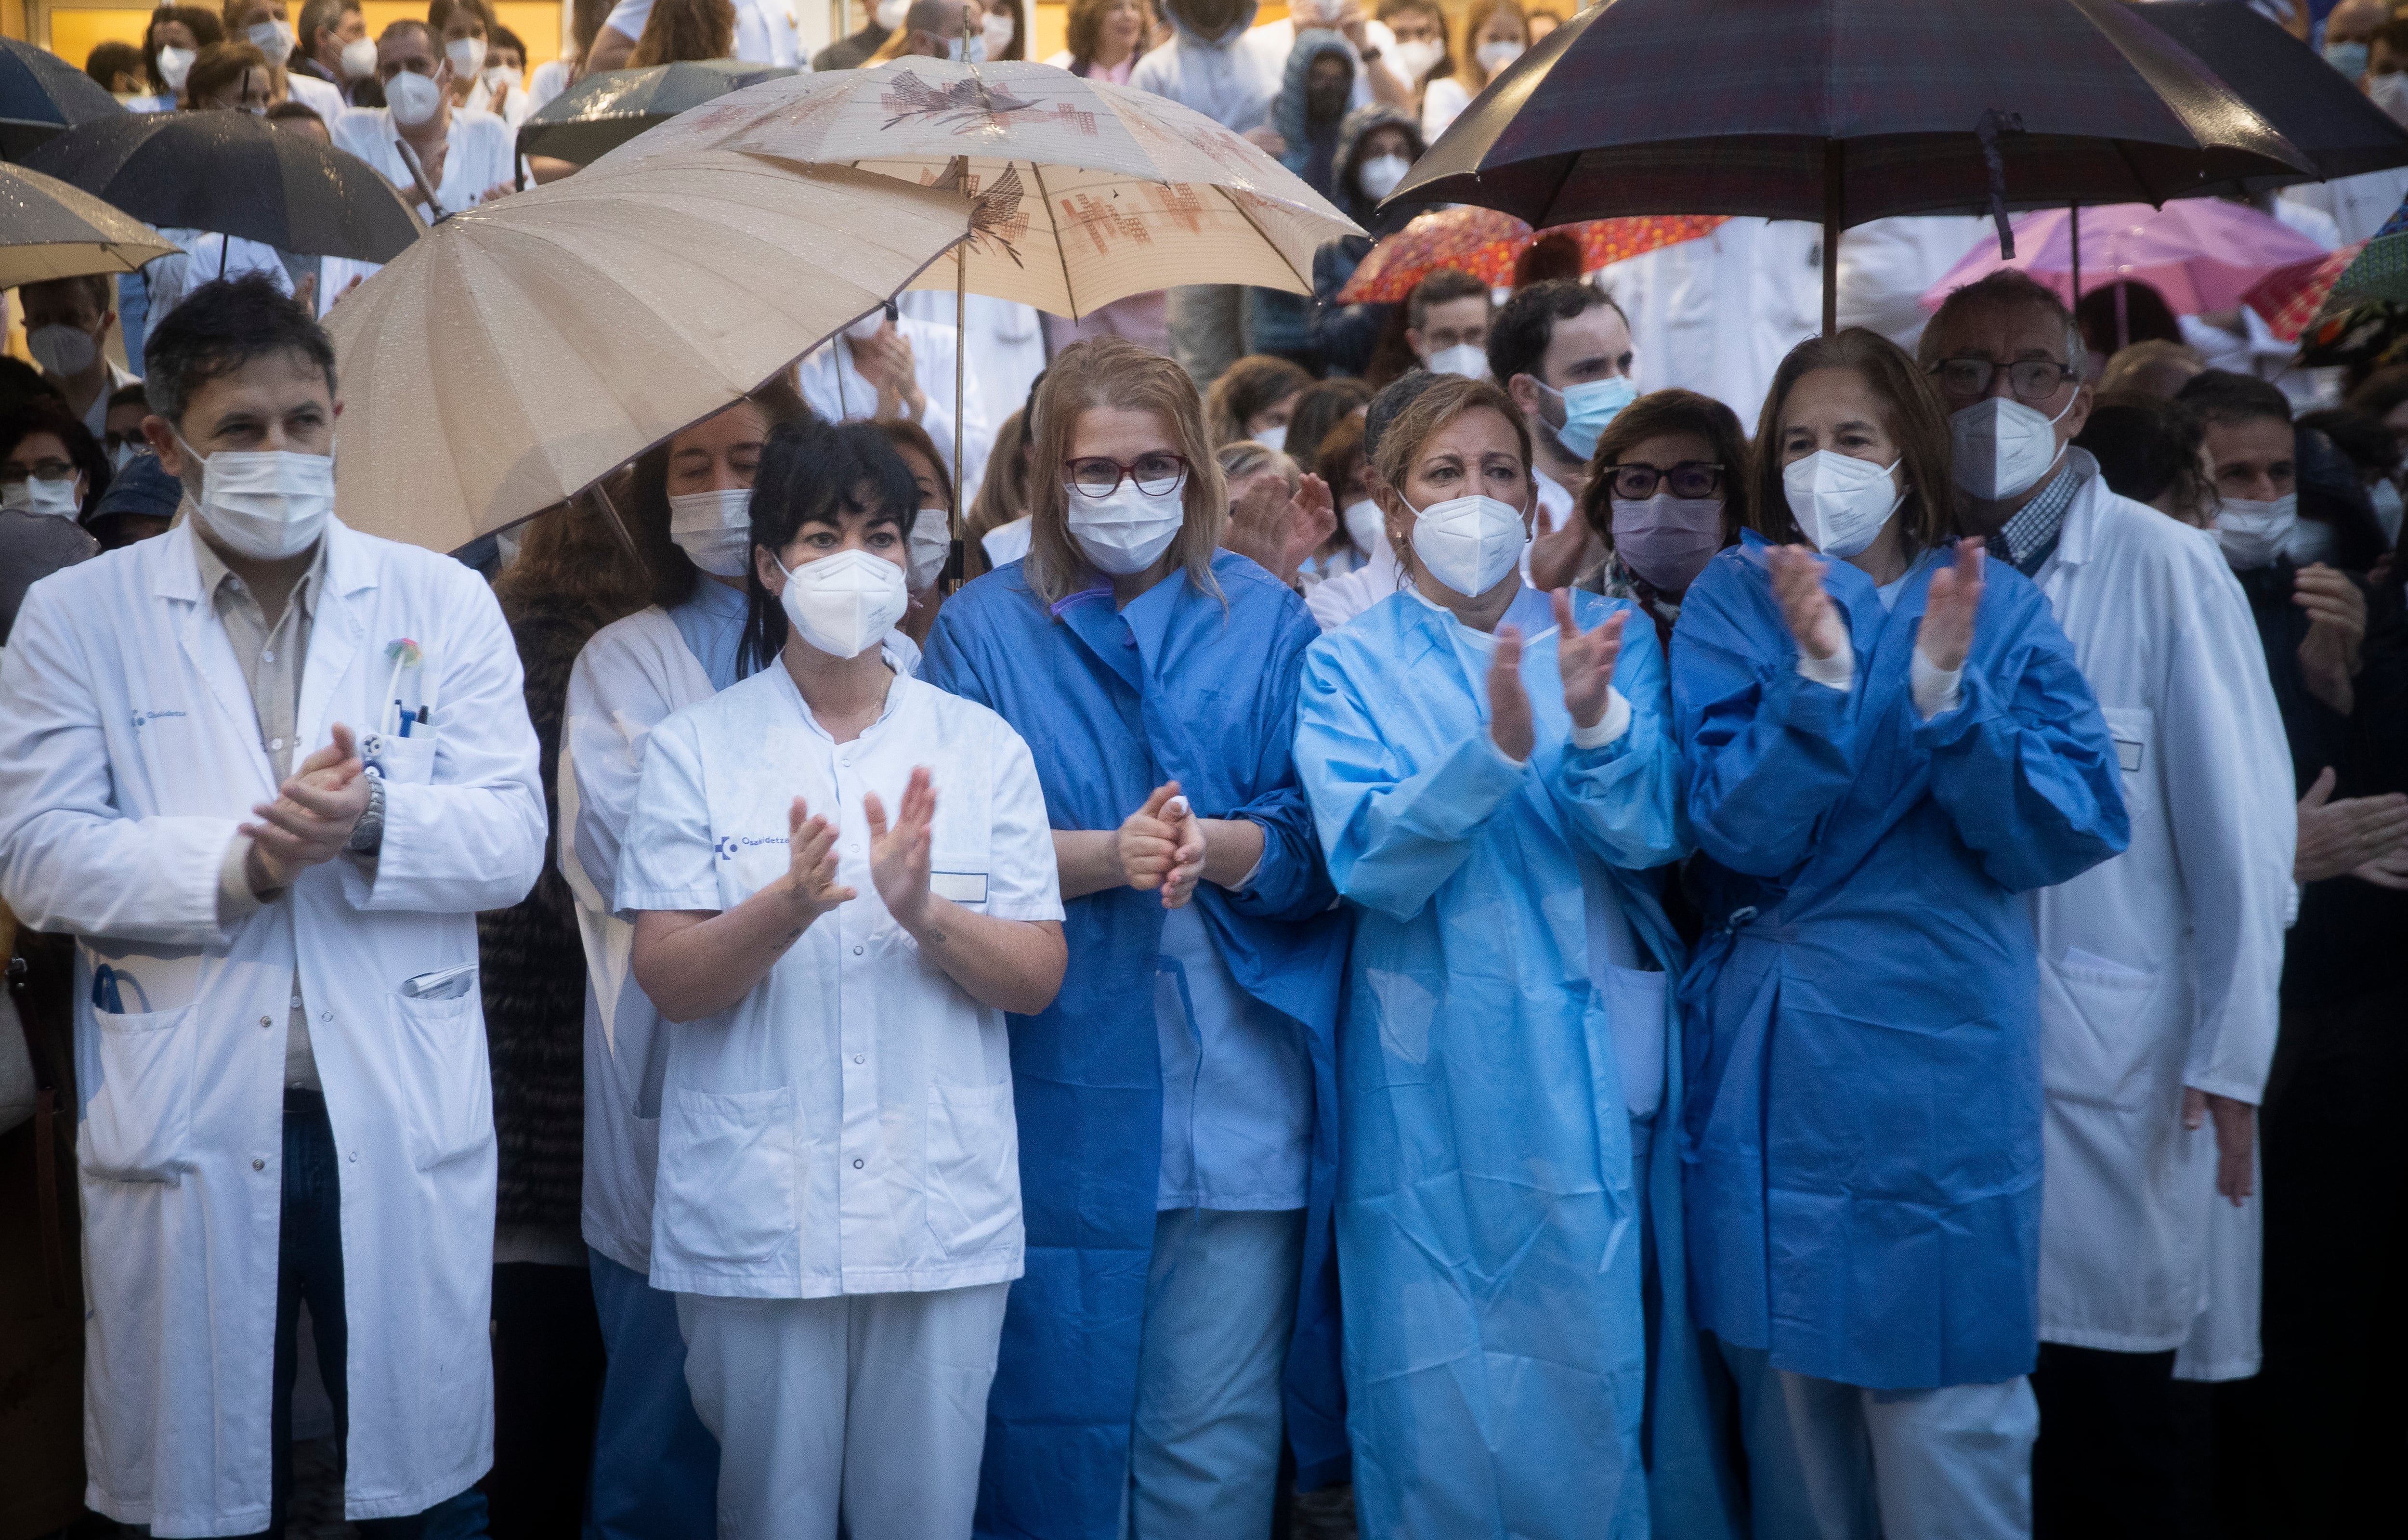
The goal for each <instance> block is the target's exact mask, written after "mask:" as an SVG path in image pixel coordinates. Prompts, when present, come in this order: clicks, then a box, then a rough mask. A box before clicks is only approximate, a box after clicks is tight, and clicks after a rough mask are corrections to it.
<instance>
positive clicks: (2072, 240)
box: [2065, 203, 2082, 305]
mask: <svg viewBox="0 0 2408 1540" xmlns="http://www.w3.org/2000/svg"><path fill="white" fill-rule="evenodd" d="M2065 214H2066V221H2065V228H2066V230H2067V232H2068V234H2067V244H2068V250H2069V251H2070V253H2071V262H2072V264H2073V303H2074V304H2076V305H2080V304H2081V303H2082V206H2081V205H2080V204H2078V203H2070V204H2067V205H2066V206H2065Z"/></svg>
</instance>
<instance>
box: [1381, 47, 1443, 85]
mask: <svg viewBox="0 0 2408 1540" xmlns="http://www.w3.org/2000/svg"><path fill="white" fill-rule="evenodd" d="M1388 57H1389V58H1391V59H1393V60H1395V61H1396V62H1397V63H1398V64H1399V65H1401V66H1402V67H1403V69H1404V72H1405V78H1406V79H1407V80H1409V81H1410V80H1418V79H1420V78H1422V77H1423V76H1425V75H1427V74H1428V73H1429V72H1430V71H1431V70H1434V69H1436V68H1438V62H1439V61H1440V60H1441V59H1443V58H1445V57H1446V50H1444V49H1442V48H1441V47H1439V46H1438V44H1437V43H1435V42H1433V41H1432V40H1431V39H1429V38H1427V37H1416V38H1414V39H1413V40H1412V42H1410V43H1398V45H1397V46H1396V47H1394V48H1392V49H1390V50H1388Z"/></svg>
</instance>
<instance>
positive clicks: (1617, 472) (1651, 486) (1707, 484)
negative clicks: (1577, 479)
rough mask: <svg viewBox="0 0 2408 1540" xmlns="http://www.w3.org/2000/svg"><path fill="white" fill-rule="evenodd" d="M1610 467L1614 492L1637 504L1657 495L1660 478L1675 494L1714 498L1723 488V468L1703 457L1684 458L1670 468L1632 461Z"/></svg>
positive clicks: (1615, 494) (1608, 467) (1678, 495)
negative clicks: (1701, 458)
mask: <svg viewBox="0 0 2408 1540" xmlns="http://www.w3.org/2000/svg"><path fill="white" fill-rule="evenodd" d="M1606 469H1607V470H1608V471H1610V472H1612V473H1613V495H1614V496H1616V497H1620V498H1624V499H1627V501H1629V502H1633V503H1643V502H1645V501H1646V500H1647V499H1648V498H1651V497H1653V496H1655V495H1656V483H1657V482H1659V481H1660V482H1664V483H1666V484H1668V485H1670V487H1671V489H1672V495H1673V496H1675V497H1713V496H1714V495H1716V494H1717V493H1719V492H1721V491H1722V490H1723V468H1722V467H1721V466H1720V465H1717V464H1713V463H1709V462H1707V461H1703V460H1684V461H1682V462H1681V463H1679V464H1677V465H1673V466H1670V467H1666V466H1662V465H1650V464H1645V463H1641V462H1640V461H1636V460H1632V461H1627V462H1625V463H1622V464H1619V465H1608V466H1607V467H1606Z"/></svg>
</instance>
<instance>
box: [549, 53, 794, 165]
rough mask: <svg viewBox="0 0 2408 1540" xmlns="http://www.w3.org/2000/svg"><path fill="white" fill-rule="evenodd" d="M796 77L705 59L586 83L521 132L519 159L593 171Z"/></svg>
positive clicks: (608, 74) (618, 72) (617, 72)
mask: <svg viewBox="0 0 2408 1540" xmlns="http://www.w3.org/2000/svg"><path fill="white" fill-rule="evenodd" d="M795 73H796V71H794V70H791V69H782V68H780V67H778V66H776V65H774V64H753V63H751V62H750V61H747V60H743V59H704V60H699V61H692V62H687V63H681V64H653V65H652V66H650V67H648V68H645V69H613V70H606V71H604V72H603V73H602V74H599V75H589V76H587V77H586V78H583V79H582V80H580V81H578V82H577V83H576V84H575V85H573V86H570V87H569V88H568V89H567V90H566V91H564V92H562V93H560V94H559V95H557V96H555V97H553V98H552V100H551V101H549V102H546V103H544V104H543V110H541V111H540V112H537V113H535V114H533V115H531V116H530V117H529V118H528V119H527V121H525V122H523V123H522V124H520V125H519V153H520V154H521V155H546V156H550V157H551V158H552V159H553V160H556V161H570V162H573V163H575V164H578V165H590V164H593V163H594V162H595V161H598V160H600V159H601V158H602V157H603V156H605V155H607V154H609V152H610V151H611V150H616V149H618V148H619V147H620V146H621V145H623V144H625V143H626V142H627V141H628V140H630V139H632V138H634V137H635V136H636V135H638V134H641V133H642V132H643V131H644V130H646V129H648V128H650V127H652V125H653V124H654V123H665V122H667V121H669V120H670V119H671V118H674V117H676V116H677V115H678V114H679V113H681V112H683V111H684V110H685V109H686V108H688V107H700V106H701V105H702V104H703V103H705V102H708V101H710V100H711V99H712V98H713V97H717V96H724V95H726V94H727V93H729V92H731V91H741V90H743V89H744V88H745V87H746V86H749V85H757V84H759V83H760V82H761V81H763V80H774V79H777V78H779V77H780V76H783V75H793V74H795Z"/></svg>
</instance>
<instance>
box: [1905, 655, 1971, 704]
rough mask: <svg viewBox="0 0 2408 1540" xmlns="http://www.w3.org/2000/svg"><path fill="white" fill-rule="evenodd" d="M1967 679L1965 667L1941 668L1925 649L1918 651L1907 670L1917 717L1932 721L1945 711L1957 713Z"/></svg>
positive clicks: (1908, 683)
mask: <svg viewBox="0 0 2408 1540" xmlns="http://www.w3.org/2000/svg"><path fill="white" fill-rule="evenodd" d="M1964 677H1965V670H1964V669H1963V668H1961V667H1958V668H1942V667H1941V666H1940V665H1939V664H1938V663H1933V662H1932V661H1931V660H1930V659H1929V658H1927V657H1925V656H1924V655H1923V649H1921V648H1919V647H1918V648H1916V649H1914V662H1913V663H1909V664H1908V665H1907V671H1906V679H1907V689H1908V690H1909V691H1911V692H1913V693H1914V711H1915V715H1917V716H1919V717H1921V718H1922V719H1923V720H1925V721H1929V720H1931V719H1932V718H1934V717H1937V716H1939V715H1940V714H1941V713H1942V712H1943V711H1954V710H1956V709H1957V703H1958V702H1959V701H1960V700H1961V699H1962V698H1963V692H1961V691H1960V690H1959V689H1958V685H1959V683H1960V682H1961V681H1962V680H1963V679H1964Z"/></svg>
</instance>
